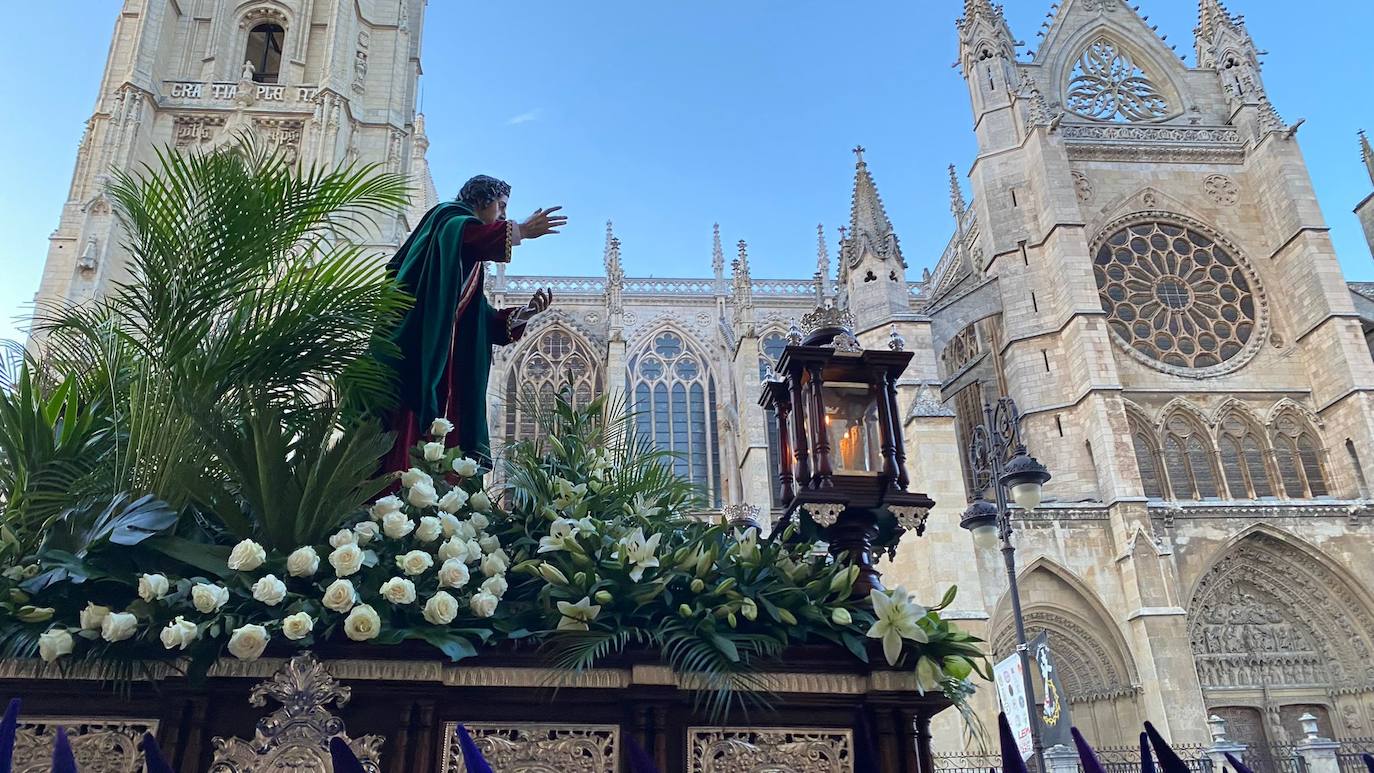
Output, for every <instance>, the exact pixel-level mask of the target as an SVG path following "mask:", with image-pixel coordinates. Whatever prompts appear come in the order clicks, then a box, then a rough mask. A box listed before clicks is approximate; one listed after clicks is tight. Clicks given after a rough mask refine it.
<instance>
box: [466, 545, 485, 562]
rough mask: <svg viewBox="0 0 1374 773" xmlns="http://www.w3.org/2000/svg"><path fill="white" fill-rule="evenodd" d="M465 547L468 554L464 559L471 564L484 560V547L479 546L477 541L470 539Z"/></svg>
mask: <svg viewBox="0 0 1374 773" xmlns="http://www.w3.org/2000/svg"><path fill="white" fill-rule="evenodd" d="M463 547H464V548H466V549H467V553H468V554H467V555H466V556H464V559H465V560H466V561H467V562H468V563H469V564H475V563H477V562H478V561H480V560H482V546H481V545H480V544H478V542H477V540H475V539H470V540H468V541H467V542H464V543H463Z"/></svg>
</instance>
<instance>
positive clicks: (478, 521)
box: [468, 494, 491, 531]
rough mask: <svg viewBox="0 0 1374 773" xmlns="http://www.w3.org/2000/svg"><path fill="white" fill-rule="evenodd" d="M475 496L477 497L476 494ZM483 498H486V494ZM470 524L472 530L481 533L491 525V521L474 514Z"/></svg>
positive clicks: (469, 520) (479, 514) (483, 516)
mask: <svg viewBox="0 0 1374 773" xmlns="http://www.w3.org/2000/svg"><path fill="white" fill-rule="evenodd" d="M473 496H476V494H474V495H473ZM482 496H486V494H483V495H482ZM468 523H470V524H472V528H474V529H476V530H477V531H481V530H483V529H485V528H487V527H488V526H490V525H491V520H490V519H488V518H487V517H486V516H485V515H482V514H481V513H473V514H472V517H471V518H469V519H468Z"/></svg>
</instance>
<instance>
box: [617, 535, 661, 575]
mask: <svg viewBox="0 0 1374 773" xmlns="http://www.w3.org/2000/svg"><path fill="white" fill-rule="evenodd" d="M662 536H663V535H662V534H655V535H654V536H652V537H650V538H648V539H647V540H646V539H644V530H643V529H635V530H634V531H632V532H630V533H629V534H628V535H626V536H624V537H622V538H621V539H620V549H619V550H617V551H616V558H620V559H622V560H624V561H626V562H628V563H631V564H633V565H634V568H633V569H631V570H630V579H631V580H633V581H635V582H639V580H640V578H642V577H643V576H644V570H645V569H649V568H652V567H655V566H658V556H656V555H654V553H655V551H657V550H658V541H659V538H660V537H662Z"/></svg>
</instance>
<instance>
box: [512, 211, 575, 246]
mask: <svg viewBox="0 0 1374 773" xmlns="http://www.w3.org/2000/svg"><path fill="white" fill-rule="evenodd" d="M560 209H562V207H549V208H548V209H536V210H535V211H534V214H533V215H530V216H529V217H527V218H525V221H524V222H523V223H521V224H520V238H522V239H538V238H539V237H541V236H543V235H544V234H556V233H558V229H560V228H562V227H563V226H565V225H567V224H568V216H567V215H555V214H553V213H555V212H557V211H558V210H560Z"/></svg>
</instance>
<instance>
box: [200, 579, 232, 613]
mask: <svg viewBox="0 0 1374 773" xmlns="http://www.w3.org/2000/svg"><path fill="white" fill-rule="evenodd" d="M228 601H229V589H228V588H221V587H220V586H218V585H210V584H207V583H203V582H202V583H200V584H198V585H196V586H194V587H192V588H191V603H192V604H194V605H195V607H196V611H197V612H204V613H206V614H209V613H211V612H214V611H215V610H217V609H219V608H220V607H222V606H224V605H225V604H226V603H228Z"/></svg>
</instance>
